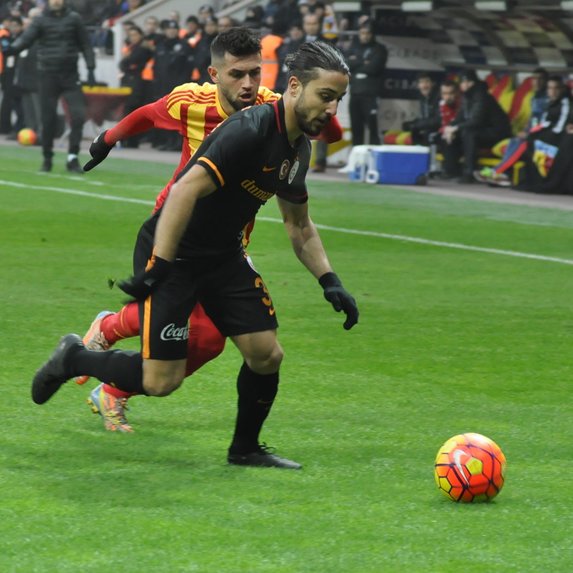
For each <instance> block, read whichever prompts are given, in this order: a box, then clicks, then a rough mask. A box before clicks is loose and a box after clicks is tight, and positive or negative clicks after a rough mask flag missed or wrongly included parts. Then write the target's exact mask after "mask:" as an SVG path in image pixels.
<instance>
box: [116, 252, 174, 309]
mask: <svg viewBox="0 0 573 573" xmlns="http://www.w3.org/2000/svg"><path fill="white" fill-rule="evenodd" d="M172 267H173V263H172V262H171V261H167V260H165V259H162V258H161V257H157V256H156V255H153V256H152V257H151V259H150V261H149V263H148V265H147V268H146V269H145V270H144V271H142V272H140V273H137V274H136V275H134V276H132V277H129V278H128V279H125V280H123V281H119V282H118V283H117V286H118V287H119V288H120V289H121V290H122V291H123V292H125V293H127V294H128V295H129V296H132V297H133V298H134V299H135V300H145V299H146V298H147V297H148V296H149V295H150V294H151V293H152V292H153V291H154V290H155V289H156V288H157V286H158V285H159V283H160V282H161V281H163V280H164V279H166V278H167V277H168V276H169V273H170V272H171V269H172Z"/></svg>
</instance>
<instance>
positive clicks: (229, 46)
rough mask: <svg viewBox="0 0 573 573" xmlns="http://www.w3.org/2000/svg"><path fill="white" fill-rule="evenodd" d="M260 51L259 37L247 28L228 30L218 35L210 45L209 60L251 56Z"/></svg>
mask: <svg viewBox="0 0 573 573" xmlns="http://www.w3.org/2000/svg"><path fill="white" fill-rule="evenodd" d="M260 51H261V37H260V36H259V34H257V33H256V32H254V31H253V30H250V29H249V28H242V27H236V28H229V29H228V30H225V31H224V32H221V33H220V34H218V35H217V36H216V37H215V39H214V40H213V43H212V44H211V58H212V59H215V58H219V59H221V58H224V57H225V54H226V53H228V54H231V55H232V56H235V57H237V58H238V57H241V56H252V55H253V54H258V53H259V52H260Z"/></svg>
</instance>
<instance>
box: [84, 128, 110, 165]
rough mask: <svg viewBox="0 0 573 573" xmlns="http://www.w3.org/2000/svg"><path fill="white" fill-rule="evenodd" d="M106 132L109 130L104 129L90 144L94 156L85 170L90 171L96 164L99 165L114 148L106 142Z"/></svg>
mask: <svg viewBox="0 0 573 573" xmlns="http://www.w3.org/2000/svg"><path fill="white" fill-rule="evenodd" d="M106 133H107V131H102V132H101V133H100V134H99V135H98V136H97V137H96V138H95V139H94V140H93V142H92V144H91V145H90V155H91V156H92V159H90V160H89V161H88V162H87V163H86V164H85V165H84V171H89V170H90V169H93V168H94V167H95V166H96V165H99V164H100V163H101V162H102V161H103V160H104V159H105V158H106V157H107V156H108V155H109V152H110V151H111V150H112V149H113V145H108V144H107V143H106V142H105V134H106Z"/></svg>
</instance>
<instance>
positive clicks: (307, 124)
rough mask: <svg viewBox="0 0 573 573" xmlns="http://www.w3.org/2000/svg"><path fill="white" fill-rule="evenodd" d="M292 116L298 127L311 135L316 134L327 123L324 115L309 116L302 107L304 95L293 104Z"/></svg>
mask: <svg viewBox="0 0 573 573" xmlns="http://www.w3.org/2000/svg"><path fill="white" fill-rule="evenodd" d="M294 116H295V118H296V122H297V124H298V127H299V129H300V130H301V131H302V132H303V133H306V134H307V135H310V136H311V137H314V136H316V135H318V134H319V133H320V132H321V131H322V129H323V128H324V126H325V125H326V124H327V123H328V117H327V116H326V115H325V116H324V118H317V117H314V118H310V114H309V113H308V111H307V110H306V109H305V107H304V97H302V98H301V99H300V100H299V101H298V102H297V103H296V104H295V106H294Z"/></svg>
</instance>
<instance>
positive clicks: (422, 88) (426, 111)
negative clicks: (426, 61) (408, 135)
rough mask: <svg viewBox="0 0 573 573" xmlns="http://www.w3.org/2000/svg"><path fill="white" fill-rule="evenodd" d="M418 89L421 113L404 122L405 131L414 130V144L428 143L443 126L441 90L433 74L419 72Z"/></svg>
mask: <svg viewBox="0 0 573 573" xmlns="http://www.w3.org/2000/svg"><path fill="white" fill-rule="evenodd" d="M418 91H419V92H420V95H419V98H418V100H419V102H420V113H419V115H418V117H417V118H415V119H413V120H410V121H405V122H404V123H403V124H402V129H403V130H404V131H411V132H412V143H413V144H414V145H428V144H429V143H430V135H432V134H433V133H436V132H437V131H438V130H439V129H440V126H441V123H442V122H441V117H440V90H439V88H438V86H437V85H436V83H435V82H434V79H433V78H432V76H431V75H430V74H428V73H426V72H421V73H419V74H418Z"/></svg>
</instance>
